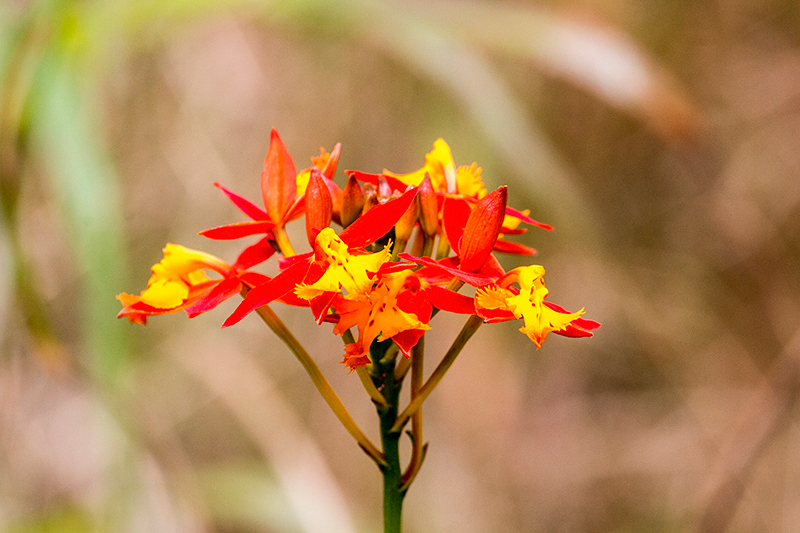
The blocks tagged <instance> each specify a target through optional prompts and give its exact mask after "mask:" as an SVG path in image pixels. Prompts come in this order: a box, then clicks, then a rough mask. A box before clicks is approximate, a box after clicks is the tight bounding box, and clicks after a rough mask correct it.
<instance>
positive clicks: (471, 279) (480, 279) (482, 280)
mask: <svg viewBox="0 0 800 533" xmlns="http://www.w3.org/2000/svg"><path fill="white" fill-rule="evenodd" d="M398 257H399V258H401V259H405V260H407V261H414V262H415V263H417V264H418V265H425V266H429V267H432V268H437V269H441V270H443V271H445V272H447V273H449V274H450V275H451V276H452V277H456V278H458V279H460V280H461V281H463V282H465V283H469V284H470V285H472V286H473V287H483V286H484V285H486V284H488V283H491V282H492V281H494V278H491V277H489V276H484V275H482V274H477V273H475V272H464V271H463V270H460V269H458V268H453V267H449V266H446V265H444V264H442V263H439V262H437V261H435V260H433V259H431V258H430V257H414V256H412V255H409V254H407V253H405V252H404V253H401V254H399V255H398Z"/></svg>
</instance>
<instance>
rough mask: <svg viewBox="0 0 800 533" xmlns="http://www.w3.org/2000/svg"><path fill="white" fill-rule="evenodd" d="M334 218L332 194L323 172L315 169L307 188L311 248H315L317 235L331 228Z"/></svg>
mask: <svg viewBox="0 0 800 533" xmlns="http://www.w3.org/2000/svg"><path fill="white" fill-rule="evenodd" d="M332 217H333V201H332V200H331V192H330V190H328V186H327V185H325V181H324V179H323V177H322V172H321V171H320V170H319V169H318V168H316V167H313V168H312V169H311V176H310V177H309V179H308V187H307V188H306V236H307V237H308V243H309V244H310V245H311V246H314V241H315V240H316V238H317V233H319V232H320V231H322V230H323V229H325V228H327V227H328V226H330V224H331V218H332Z"/></svg>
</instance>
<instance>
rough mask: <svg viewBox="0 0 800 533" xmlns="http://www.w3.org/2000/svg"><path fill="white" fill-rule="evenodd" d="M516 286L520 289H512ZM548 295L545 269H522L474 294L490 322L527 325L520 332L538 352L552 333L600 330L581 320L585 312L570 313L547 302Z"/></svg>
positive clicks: (568, 334) (579, 334) (584, 334)
mask: <svg viewBox="0 0 800 533" xmlns="http://www.w3.org/2000/svg"><path fill="white" fill-rule="evenodd" d="M515 283H516V284H517V285H519V288H517V287H514V286H513V284H515ZM548 292H549V291H548V290H547V288H546V287H545V286H544V267H542V266H539V265H531V266H525V267H519V268H515V269H514V270H511V271H510V272H508V273H507V274H506V275H505V276H503V277H501V278H500V279H498V280H497V283H495V284H492V285H487V286H485V287H481V288H479V289H478V290H477V291H476V292H475V309H476V310H477V312H478V315H479V316H480V317H481V318H483V319H484V321H486V322H487V323H489V322H502V321H505V320H514V319H519V318H522V319H523V320H524V322H525V324H524V326H523V327H521V328H520V331H521V332H522V333H524V334H526V335H527V336H528V338H529V339H531V340H532V341H533V343H534V344H535V345H536V349H539V348H540V347H541V346H542V343H543V342H544V341H545V339H546V338H547V334H548V333H550V332H553V333H556V334H558V335H563V336H566V337H591V336H592V333H591V331H590V330H593V329H596V328H599V327H600V323H598V322H595V321H593V320H586V319H584V318H580V317H581V315H582V314H583V309H581V310H580V311H578V312H577V313H569V312H567V311H565V310H564V309H563V308H562V307H559V306H557V305H555V304H551V303H550V302H545V301H544V300H545V298H546V297H547V294H548Z"/></svg>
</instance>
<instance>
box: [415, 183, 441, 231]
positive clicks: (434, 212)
mask: <svg viewBox="0 0 800 533" xmlns="http://www.w3.org/2000/svg"><path fill="white" fill-rule="evenodd" d="M417 201H418V202H419V225H420V227H422V231H423V232H425V235H427V236H428V237H432V236H434V235H436V232H437V231H439V205H438V202H437V200H436V193H435V192H434V190H433V185H432V184H431V177H430V176H429V175H428V174H425V179H423V180H422V183H420V185H419V195H418V197H417Z"/></svg>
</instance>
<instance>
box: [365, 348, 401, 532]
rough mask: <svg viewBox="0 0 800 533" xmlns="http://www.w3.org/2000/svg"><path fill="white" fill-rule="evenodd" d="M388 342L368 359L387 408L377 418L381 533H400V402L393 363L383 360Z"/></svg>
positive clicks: (381, 407) (383, 408) (380, 408)
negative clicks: (380, 447) (397, 426)
mask: <svg viewBox="0 0 800 533" xmlns="http://www.w3.org/2000/svg"><path fill="white" fill-rule="evenodd" d="M390 343H391V341H388V342H383V343H379V342H375V343H373V345H372V348H371V349H370V352H371V356H372V359H373V361H375V362H376V363H375V364H376V365H378V371H379V377H378V378H376V379H377V380H379V382H380V386H381V388H382V392H383V396H384V398H386V401H387V403H388V405H386V406H378V417H379V418H380V428H381V444H382V445H383V458H384V460H385V464H384V465H382V466H381V467H380V468H381V473H382V474H383V531H384V533H399V532H400V531H401V530H402V514H403V498H404V497H405V494H406V488H405V487H404V486H403V472H402V469H401V467H400V434H399V433H395V432H393V431H392V427H393V426H394V424H395V421H396V418H397V412H398V410H399V409H398V405H399V402H400V390H401V388H402V383H401V382H396V381H395V379H394V366H395V362H394V360H393V359H391V358H387V357H386V350H387V348H388V347H389V345H390Z"/></svg>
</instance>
